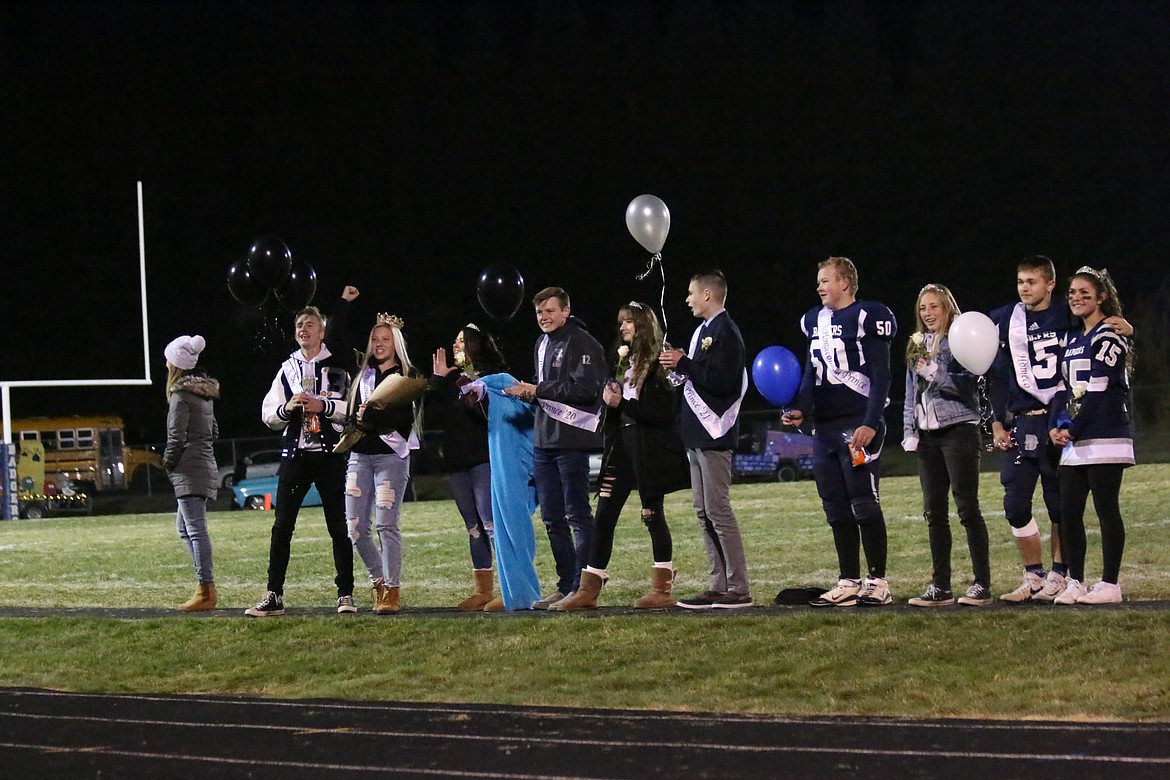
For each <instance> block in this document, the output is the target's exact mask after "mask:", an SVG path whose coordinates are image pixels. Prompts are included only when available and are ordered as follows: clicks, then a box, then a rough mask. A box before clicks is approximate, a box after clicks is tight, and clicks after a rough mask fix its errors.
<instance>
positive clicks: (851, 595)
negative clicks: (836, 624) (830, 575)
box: [808, 579, 861, 607]
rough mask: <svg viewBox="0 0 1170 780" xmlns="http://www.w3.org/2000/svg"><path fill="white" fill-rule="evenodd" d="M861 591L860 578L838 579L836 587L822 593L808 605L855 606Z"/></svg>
mask: <svg viewBox="0 0 1170 780" xmlns="http://www.w3.org/2000/svg"><path fill="white" fill-rule="evenodd" d="M859 593H861V580H849V579H840V580H837V587H835V588H833V589H832V590H830V591H828V592H826V593H822V594H821V595H820V596H818V597H817V598H815V599H813V600H812V601H810V602H809V603H808V605H809V606H810V607H856V606H857V594H859Z"/></svg>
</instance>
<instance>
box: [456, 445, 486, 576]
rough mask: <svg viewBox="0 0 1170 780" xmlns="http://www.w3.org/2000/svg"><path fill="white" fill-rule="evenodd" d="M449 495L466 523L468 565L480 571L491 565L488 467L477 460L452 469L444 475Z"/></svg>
mask: <svg viewBox="0 0 1170 780" xmlns="http://www.w3.org/2000/svg"><path fill="white" fill-rule="evenodd" d="M447 485H448V487H450V489H451V497H452V498H454V499H455V506H456V507H457V508H458V509H459V514H460V515H461V516H462V517H463V524H464V525H465V526H467V538H468V541H469V544H470V547H471V566H472V568H473V569H476V570H479V571H484V570H488V569H491V568H492V537H493V535H494V534H495V529H494V528H493V527H492V467H491V464H489V463H480V464H479V465H478V466H472V467H471V468H470V469H468V470H467V471H452V472H451V473H450V474H448V475H447Z"/></svg>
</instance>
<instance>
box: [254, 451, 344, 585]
mask: <svg viewBox="0 0 1170 780" xmlns="http://www.w3.org/2000/svg"><path fill="white" fill-rule="evenodd" d="M347 460H348V459H347V458H346V456H344V455H332V454H330V455H327V454H325V453H323V452H305V453H298V454H297V455H296V456H294V457H292V458H288V459H286V460H283V461H281V463H280V481H279V482H278V483H277V487H276V519H275V520H273V522H272V541H271V544H270V546H269V548H268V590H271V591H273V592H275V593H284V578H285V574H286V573H287V572H288V558H289V550H290V545H291V542H292V536H293V531H294V530H295V529H296V527H297V513H298V512H300V510H301V502H302V501H304V500H305V494H306V493H308V492H309V487H310V486H311V485H313V484H316V485H317V492H318V493H320V494H321V508H322V509H323V510H324V511H325V527H326V528H327V529H329V538H330V539H331V540H332V541H333V566H334V568H335V569H337V577H336V578H335V579H334V580H333V581H334V583H335V584H336V585H337V595H338V596H352V595H353V544H352V543H350V541H349V535H348V533H347V531H346V526H345V468H346V463H347Z"/></svg>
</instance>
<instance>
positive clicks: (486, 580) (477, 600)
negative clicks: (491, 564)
mask: <svg viewBox="0 0 1170 780" xmlns="http://www.w3.org/2000/svg"><path fill="white" fill-rule="evenodd" d="M472 573H473V574H475V593H472V594H471V595H470V596H468V597H467V598H465V599H463V601H460V602H459V606H458V607H457V609H458V610H459V611H460V612H475V611H477V610H481V609H483V607H484V605H485V604H487V603H489V602H490V601H491V600H492V570H491V569H476V570H475V571H474V572H472Z"/></svg>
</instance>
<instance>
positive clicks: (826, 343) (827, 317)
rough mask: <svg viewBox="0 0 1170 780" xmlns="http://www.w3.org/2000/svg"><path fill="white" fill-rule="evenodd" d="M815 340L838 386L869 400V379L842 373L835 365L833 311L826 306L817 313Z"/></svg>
mask: <svg viewBox="0 0 1170 780" xmlns="http://www.w3.org/2000/svg"><path fill="white" fill-rule="evenodd" d="M817 338H818V339H820V344H821V358H822V359H823V360H824V361H825V365H826V366H827V367H828V369H829V372H830V373H831V374H832V375H833V376H834V377H836V379H837V381H838V382H839V383H840V384H843V385H845V386H846V387H848V388H849V389H850V390H852V391H853V392H855V393H857V394H858V395H860V396H863V397H865V398H869V377H867V376H866V375H865V374H862V373H859V372H857V371H842V370H841V368H840V366H838V365H837V353H836V352H834V351H833V310H832V309H830V308H829V307H828V306H825V307H823V308H822V309H821V310H820V311H819V312H818V313H817Z"/></svg>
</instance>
